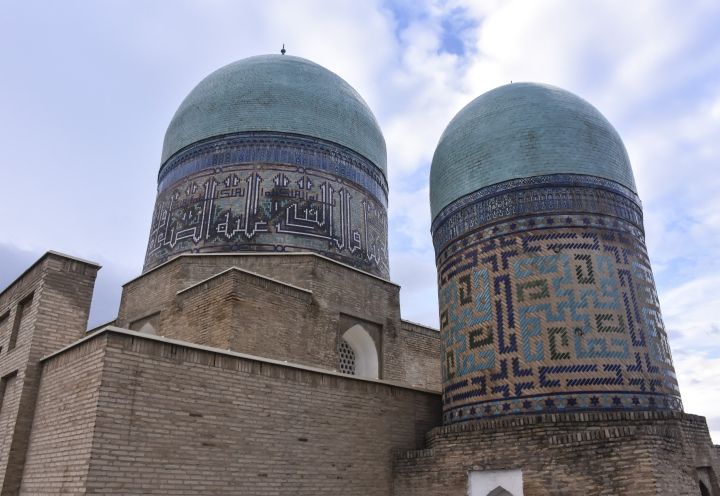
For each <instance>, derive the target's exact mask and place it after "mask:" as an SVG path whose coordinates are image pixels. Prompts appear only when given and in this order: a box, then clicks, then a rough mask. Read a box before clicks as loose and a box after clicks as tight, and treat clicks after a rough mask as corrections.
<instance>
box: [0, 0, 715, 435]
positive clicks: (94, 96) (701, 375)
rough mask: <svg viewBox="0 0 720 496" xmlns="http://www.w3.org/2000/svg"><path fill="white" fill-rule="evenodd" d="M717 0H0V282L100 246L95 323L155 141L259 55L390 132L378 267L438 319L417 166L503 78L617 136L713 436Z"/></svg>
mask: <svg viewBox="0 0 720 496" xmlns="http://www.w3.org/2000/svg"><path fill="white" fill-rule="evenodd" d="M718 25H720V4H719V3H718V2H717V1H714V0H712V1H688V2H677V1H671V0H665V1H663V0H652V1H650V0H634V1H633V2H627V1H614V0H602V1H593V0H583V1H577V0H533V1H521V0H505V1H499V0H497V1H495V0H491V1H475V2H472V1H461V0H447V1H432V0H398V1H380V0H377V1H374V0H364V1H362V2H358V1H354V0H347V1H341V0H334V1H332V2H330V1H325V2H321V1H300V0H298V1H293V2H286V1H285V2H283V1H279V0H269V1H264V2H250V1H230V0H207V1H202V2H201V1H195V2H190V1H170V0H165V1H159V0H146V1H143V2H131V1H129V0H124V1H120V0H104V1H103V2H93V1H90V0H85V1H73V0H65V1H63V2H52V1H47V2H35V1H23V2H1V3H0V47H2V48H1V49H0V70H1V72H0V74H1V75H2V77H0V149H1V150H2V156H1V158H0V185H1V186H2V189H3V194H2V195H0V214H1V215H2V218H3V223H2V226H3V230H2V234H1V235H0V286H2V287H4V286H5V285H6V284H7V283H9V282H10V281H11V280H12V279H14V277H16V276H17V275H19V274H20V273H21V272H22V271H23V270H24V268H26V267H27V265H29V264H30V263H32V261H34V260H35V259H36V258H37V257H38V256H40V255H41V254H42V253H43V252H45V251H46V250H48V249H54V250H58V251H62V252H65V253H69V254H72V255H76V256H79V257H82V258H87V259H91V260H96V261H98V262H100V263H101V264H102V265H103V266H104V267H103V269H102V271H101V274H100V276H99V281H98V286H97V288H96V294H95V300H94V303H93V309H92V315H91V324H97V323H101V322H103V321H106V320H109V319H111V318H113V317H114V315H115V312H116V310H117V301H118V298H119V295H120V285H121V284H122V283H123V282H125V281H127V280H129V279H131V278H132V277H134V276H135V275H137V274H138V273H139V272H140V269H141V266H142V260H143V257H144V252H145V247H146V242H147V235H148V231H149V225H150V215H151V212H152V207H153V203H154V200H155V181H156V174H157V169H158V166H159V160H160V151H161V146H162V138H163V135H164V132H165V129H166V127H167V124H168V123H169V121H170V118H171V117H172V115H173V113H174V111H175V109H176V108H177V106H178V105H179V103H180V102H181V100H182V99H183V98H184V96H185V95H186V94H187V93H188V92H189V91H190V90H191V89H192V87H193V86H194V85H195V84H196V83H197V82H199V81H200V80H201V79H202V78H203V77H204V76H206V75H207V74H208V73H210V72H211V71H213V70H214V69H216V68H218V67H220V66H222V65H225V64H227V63H229V62H232V61H234V60H237V59H240V58H243V57H247V56H250V55H256V54H259V53H271V52H277V51H278V50H279V49H280V46H281V44H282V43H285V44H286V46H287V48H288V51H289V53H291V54H293V55H298V56H302V57H306V58H309V59H311V60H313V61H315V62H318V63H320V64H322V65H324V66H325V67H327V68H329V69H331V70H332V71H334V72H336V73H338V74H339V75H340V76H342V77H343V78H344V79H346V80H347V81H348V82H349V83H350V84H352V85H353V86H354V87H355V88H356V89H357V90H358V91H359V92H360V93H361V94H362V95H363V97H364V98H365V99H366V100H367V102H368V104H369V105H370V107H371V108H372V109H373V111H374V112H375V114H376V116H377V117H378V120H379V122H380V124H381V127H382V128H383V132H384V134H385V138H386V140H387V144H388V155H389V156H388V163H389V176H390V177H389V180H390V187H391V196H390V229H391V234H390V236H391V237H390V243H391V251H390V257H391V258H390V262H391V271H392V278H393V280H395V281H396V282H398V283H400V284H401V285H402V286H403V289H402V293H401V303H402V310H403V316H404V317H405V318H407V319H410V320H414V321H418V322H422V323H426V324H430V325H436V324H437V295H436V285H435V268H434V261H433V252H432V246H431V242H430V235H429V225H430V211H429V206H428V201H427V198H428V185H427V177H428V171H429V165H430V160H431V158H432V153H433V150H434V148H435V145H436V144H437V141H438V138H439V137H440V134H441V133H442V131H443V129H444V127H445V125H446V124H447V123H448V122H449V120H450V119H451V118H452V116H453V115H454V114H455V113H456V112H457V111H458V110H460V108H462V107H463V106H464V105H465V104H467V103H468V102H469V101H470V100H472V99H473V98H474V97H476V96H478V95H479V94H481V93H483V92H485V91H487V90H489V89H492V88H494V87H496V86H499V85H501V84H505V83H508V82H510V81H511V80H512V81H538V82H544V83H549V84H554V85H557V86H560V87H563V88H565V89H568V90H570V91H572V92H574V93H576V94H578V95H580V96H581V97H583V98H585V99H587V100H588V101H590V102H591V103H593V104H594V105H595V106H596V107H598V109H599V110H600V111H601V112H602V113H603V114H605V116H606V117H607V118H608V119H609V120H610V121H611V122H612V123H613V124H614V125H615V127H616V128H617V129H618V131H619V133H620V135H621V136H622V137H623V139H624V141H625V144H626V146H627V148H628V152H629V154H630V158H631V161H632V163H633V167H634V171H635V177H636V182H637V184H638V189H639V192H640V196H641V198H642V200H643V205H644V209H645V226H646V232H647V244H648V249H649V253H650V257H651V260H652V263H653V268H654V272H655V277H656V280H657V285H658V292H659V296H660V301H661V304H662V309H663V315H664V319H665V322H666V325H667V328H668V330H669V333H670V338H671V346H672V349H673V355H674V360H675V365H676V369H677V371H678V377H679V380H680V385H681V391H682V394H683V398H684V400H685V405H686V410H687V411H689V412H692V413H698V414H702V415H706V416H707V417H708V421H709V423H710V426H711V429H712V430H713V431H714V432H713V434H714V436H715V440H716V442H720V259H719V258H718V253H719V248H720V196H719V195H718V194H717V192H718V191H720V174H718V172H717V168H718V164H719V163H720V139H719V137H720V30H718V29H717V26H718Z"/></svg>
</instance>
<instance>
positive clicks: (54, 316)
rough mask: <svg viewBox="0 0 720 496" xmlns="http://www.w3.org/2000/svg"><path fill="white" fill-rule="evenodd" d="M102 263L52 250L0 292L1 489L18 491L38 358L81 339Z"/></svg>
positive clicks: (31, 418)
mask: <svg viewBox="0 0 720 496" xmlns="http://www.w3.org/2000/svg"><path fill="white" fill-rule="evenodd" d="M98 269H99V266H98V265H96V264H93V263H91V262H85V261H82V260H78V259H74V258H71V257H67V256H65V255H61V254H57V253H53V252H49V253H47V254H45V255H44V256H43V257H41V258H40V259H39V260H38V261H37V262H35V264H33V265H32V266H31V267H30V268H29V269H28V270H27V271H25V273H23V274H22V275H21V276H20V277H19V278H18V279H17V280H15V281H14V282H13V283H12V284H11V285H10V286H8V288H6V289H5V290H4V291H3V292H2V293H0V333H1V334H0V346H1V347H2V348H1V351H0V392H2V396H1V397H0V439H2V446H1V447H0V455H1V456H0V479H2V489H1V490H0V494H2V495H5V494H17V491H18V487H19V485H20V481H21V477H22V473H23V467H24V465H25V458H26V454H27V446H28V439H29V437H30V432H31V427H32V420H33V413H34V411H35V402H36V398H37V392H38V387H39V382H40V371H39V366H38V361H39V360H40V358H41V357H42V356H43V355H46V354H49V353H51V352H54V351H56V350H58V349H60V348H62V347H64V346H67V345H69V344H70V343H72V342H74V341H76V340H78V339H80V338H81V337H82V336H83V334H84V332H85V329H86V328H87V319H88V314H89V310H90V300H91V297H92V291H93V286H94V282H95V276H96V274H97V270H98Z"/></svg>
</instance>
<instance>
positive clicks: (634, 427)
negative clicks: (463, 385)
mask: <svg viewBox="0 0 720 496" xmlns="http://www.w3.org/2000/svg"><path fill="white" fill-rule="evenodd" d="M708 467H709V468H712V470H714V474H718V473H720V458H719V457H718V454H717V452H716V450H715V449H714V448H713V445H712V443H711V441H710V436H709V433H708V428H707V424H706V423H705V419H704V418H703V417H698V416H695V415H688V414H682V413H678V412H594V413H566V414H542V415H519V416H511V417H501V418H496V419H487V420H478V421H471V422H464V423H458V424H452V425H448V426H443V427H438V428H435V429H433V430H432V431H430V432H429V433H428V436H427V448H425V449H422V450H414V451H409V452H405V453H402V454H399V455H398V456H397V458H396V459H395V485H394V493H393V494H394V495H395V496H405V495H408V496H409V495H417V494H422V495H423V496H441V495H442V496H464V495H465V494H467V493H466V491H467V480H468V473H469V472H470V471H484V470H508V469H518V468H519V469H521V470H522V472H523V474H522V476H523V486H524V487H523V492H524V495H525V496H546V495H547V496H550V495H552V496H575V495H579V494H582V495H587V496H595V495H625V494H636V495H643V496H644V495H647V496H650V495H653V496H655V495H668V496H670V495H673V496H685V495H687V496H691V495H692V496H697V495H698V494H700V491H699V488H698V470H699V469H704V468H708ZM717 484H718V480H717V477H715V480H714V487H713V490H714V491H718V490H720V486H718V485H717ZM714 494H715V493H714Z"/></svg>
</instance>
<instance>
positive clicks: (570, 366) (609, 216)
mask: <svg viewBox="0 0 720 496" xmlns="http://www.w3.org/2000/svg"><path fill="white" fill-rule="evenodd" d="M555 179H557V181H555V180H554V178H553V177H549V178H547V177H546V178H545V180H544V181H536V185H535V186H534V187H533V188H532V191H529V190H528V186H527V184H523V185H522V186H519V187H518V188H517V189H516V190H515V191H513V189H514V188H510V189H506V190H505V191H503V193H502V194H503V195H505V196H504V197H503V202H504V208H503V209H499V210H498V209H495V210H494V211H495V212H496V215H488V216H486V217H485V218H486V219H489V220H487V221H485V222H481V223H479V224H480V227H479V228H478V227H477V226H478V222H476V221H463V220H462V219H468V218H470V217H472V216H468V215H467V210H468V209H469V210H470V211H471V212H475V213H477V212H478V208H479V207H478V202H483V201H485V202H487V197H486V196H484V195H483V194H477V192H476V193H474V195H475V201H468V200H467V198H464V199H460V200H458V201H464V204H463V205H461V206H460V207H458V206H457V205H455V206H453V204H451V205H449V206H448V208H446V209H445V210H443V212H441V213H440V215H439V216H438V217H437V218H436V220H435V222H434V224H433V227H434V231H433V234H434V240H435V243H436V253H437V264H438V282H439V288H440V293H439V300H440V327H441V335H442V339H443V349H444V356H443V404H444V420H445V422H446V423H453V422H459V421H465V420H470V419H474V418H484V417H491V416H496V415H506V414H518V413H537V412H544V413H545V412H562V411H577V410H624V409H627V410H657V409H664V410H682V405H681V401H680V395H679V391H678V387H677V380H676V378H675V373H674V369H673V365H672V359H671V356H670V349H669V346H668V342H667V335H666V332H665V329H664V326H663V322H662V318H661V316H660V309H659V304H658V299H657V294H656V291H655V285H654V281H653V277H652V272H651V269H650V264H649V260H648V257H647V253H646V249H645V244H644V240H643V234H642V218H641V214H642V213H641V210H640V207H639V204H638V203H637V199H636V197H635V196H634V194H633V196H631V195H630V194H629V193H627V192H624V191H621V190H619V189H617V188H615V190H614V191H612V190H610V189H605V190H603V191H601V192H593V191H587V189H588V188H597V187H598V186H597V185H590V184H589V182H590V181H588V182H587V183H588V184H582V182H583V181H579V182H578V183H577V184H574V185H567V184H565V183H564V178H563V177H558V178H555ZM558 188H561V189H562V188H564V189H568V191H567V193H568V194H567V195H565V199H566V200H568V199H570V200H571V199H572V198H584V199H586V200H585V201H584V203H583V202H573V201H565V202H562V203H561V202H560V201H558V197H557V191H558ZM495 189H497V188H495ZM480 193H482V190H481V191H480ZM492 194H493V195H497V191H496V192H494V193H492ZM553 195H555V196H553ZM532 197H535V198H538V199H541V198H544V199H545V201H551V202H554V204H555V205H556V208H550V207H547V205H543V204H542V201H540V200H538V202H536V203H535V204H534V205H532V206H530V207H528V202H527V199H528V198H532ZM548 197H549V199H548ZM495 198H497V196H495ZM588 199H589V200H590V201H587V200H588ZM514 202H521V203H523V204H524V207H523V208H524V209H525V210H524V215H517V213H516V211H517V205H516V203H514ZM628 205H633V206H632V207H630V208H627V207H628ZM482 208H484V207H482ZM529 210H535V213H534V214H531V212H529ZM552 210H555V211H554V212H552ZM463 211H465V213H464V212H463ZM459 219H460V220H459ZM448 223H450V224H452V225H453V229H454V230H455V231H457V232H459V234H458V235H456V236H455V237H454V238H450V239H448V237H447V236H446V234H445V233H446V232H447V231H448V228H447V225H448ZM463 225H466V226H468V228H467V229H466V230H465V231H463V229H462V227H460V228H459V229H458V226H463ZM443 230H445V231H443Z"/></svg>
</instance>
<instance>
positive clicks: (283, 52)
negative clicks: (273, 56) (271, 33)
mask: <svg viewBox="0 0 720 496" xmlns="http://www.w3.org/2000/svg"><path fill="white" fill-rule="evenodd" d="M286 51H287V50H285V43H283V47H282V48H281V49H280V54H281V55H285V52H286Z"/></svg>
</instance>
